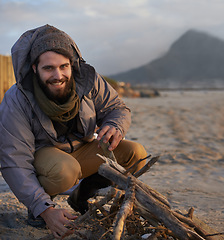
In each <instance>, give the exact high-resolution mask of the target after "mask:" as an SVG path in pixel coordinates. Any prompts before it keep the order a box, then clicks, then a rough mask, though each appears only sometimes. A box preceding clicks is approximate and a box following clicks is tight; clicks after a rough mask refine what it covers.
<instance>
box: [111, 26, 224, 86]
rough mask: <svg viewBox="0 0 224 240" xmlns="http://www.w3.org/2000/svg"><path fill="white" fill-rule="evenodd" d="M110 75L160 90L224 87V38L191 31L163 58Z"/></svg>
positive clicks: (174, 44) (176, 42) (116, 78)
mask: <svg viewBox="0 0 224 240" xmlns="http://www.w3.org/2000/svg"><path fill="white" fill-rule="evenodd" d="M110 78H113V79H115V80H117V81H121V82H129V83H131V84H132V85H147V86H149V87H152V88H158V89H161V88H168V89H169V88H171V89H183V88H196V89H198V88H203V89H208V88H224V41H223V40H221V39H218V38H216V37H214V36H211V35H209V34H207V33H203V32H199V31H196V30H189V31H187V32H186V33H185V34H183V35H182V36H181V37H180V38H179V39H178V40H176V41H175V42H174V43H173V44H172V45H171V47H170V49H169V50H168V52H167V53H166V54H165V55H164V56H162V57H161V58H158V59H156V60H154V61H152V62H150V63H148V64H146V65H144V66H142V67H139V68H136V69H132V70H130V71H127V72H123V73H120V74H115V75H112V76H110Z"/></svg>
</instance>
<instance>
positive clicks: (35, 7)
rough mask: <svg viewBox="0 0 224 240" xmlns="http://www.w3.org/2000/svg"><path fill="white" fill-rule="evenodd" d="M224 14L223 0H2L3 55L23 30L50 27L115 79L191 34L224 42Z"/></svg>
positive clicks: (0, 35)
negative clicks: (198, 33) (113, 75)
mask: <svg viewBox="0 0 224 240" xmlns="http://www.w3.org/2000/svg"><path fill="white" fill-rule="evenodd" d="M223 10H224V1H223V0H212V1H211V0H37V1H35V0H33V1H30V0H0V54H2V55H9V54H10V52H11V47H12V45H13V44H14V43H15V42H16V40H17V39H18V38H19V37H20V36H21V35H22V34H23V33H24V32H25V31H27V30H30V29H33V28H36V27H39V26H42V25H45V24H50V25H53V26H55V27H57V28H59V29H60V30H63V31H64V32H66V33H68V34H69V35H70V36H71V37H72V38H73V40H74V41H75V42H76V44H77V45H78V47H79V49H80V51H81V53H82V56H83V58H84V59H85V60H86V62H87V63H89V64H91V65H92V66H94V67H95V68H96V70H97V72H99V73H100V74H103V75H111V74H115V73H120V72H124V71H127V70H130V69H133V68H137V67H139V66H142V65H145V64H147V63H149V62H150V61H152V60H154V59H156V58H158V57H161V56H162V55H164V54H165V53H166V52H167V51H168V49H169V47H170V46H171V44H172V43H173V42H174V41H176V40H177V39H178V38H179V37H180V36H181V35H182V34H184V33H185V32H186V31H188V30H189V29H194V30H198V31H202V32H206V33H209V34H211V35H213V36H216V37H219V38H221V39H224V14H223Z"/></svg>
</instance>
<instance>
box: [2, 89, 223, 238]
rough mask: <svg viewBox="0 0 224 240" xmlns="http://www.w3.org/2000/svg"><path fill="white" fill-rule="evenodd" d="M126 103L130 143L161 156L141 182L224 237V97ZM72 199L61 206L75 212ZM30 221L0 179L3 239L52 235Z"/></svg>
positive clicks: (173, 95) (195, 95)
mask: <svg viewBox="0 0 224 240" xmlns="http://www.w3.org/2000/svg"><path fill="white" fill-rule="evenodd" d="M124 100H125V102H126V104H127V105H128V106H129V107H130V108H131V110H132V125H131V128H130V130H129V132H128V134H127V135H126V138H127V139H132V140H134V141H138V142H140V143H142V144H143V145H144V146H145V148H146V150H147V152H148V153H150V154H152V156H157V155H160V159H159V161H158V162H157V163H156V164H155V165H154V166H153V167H152V168H151V169H150V171H149V172H148V173H146V174H145V175H143V176H141V177H140V179H141V180H142V181H144V182H145V183H147V184H148V185H149V186H151V187H152V188H154V189H155V190H157V191H159V192H160V193H162V194H163V195H165V196H166V197H167V198H168V200H169V201H170V204H171V206H172V208H174V209H179V210H188V209H189V208H190V207H194V209H195V212H194V214H195V216H197V217H199V218H200V219H201V220H203V221H204V222H205V223H206V224H208V225H209V226H211V227H212V228H214V229H216V230H217V231H218V232H224V104H223V103H224V91H192V92H191V91H186V92H178V91H176V92H161V96H160V97H156V98H141V99H140V98H136V99H131V98H125V99H124ZM66 198H67V196H64V195H63V196H58V197H56V201H57V203H58V205H59V207H65V208H67V209H70V208H69V206H68V205H67V203H66ZM26 218H27V210H26V208H25V207H24V206H23V205H22V204H21V203H19V202H18V201H17V199H16V198H15V196H14V195H13V193H12V192H11V191H10V189H9V187H8V186H7V184H6V183H5V182H4V180H3V178H2V177H1V175H0V239H4V240H5V239H39V238H41V237H43V236H46V234H48V233H49V232H48V230H41V229H36V228H33V227H31V226H28V225H27V223H26ZM69 239H73V238H70V237H69ZM74 239H75V238H74Z"/></svg>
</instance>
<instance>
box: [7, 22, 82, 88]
mask: <svg viewBox="0 0 224 240" xmlns="http://www.w3.org/2000/svg"><path fill="white" fill-rule="evenodd" d="M48 27H51V26H50V25H48V24H46V25H44V26H41V27H38V28H35V29H32V30H28V31H26V32H25V33H23V34H22V35H21V37H20V38H19V39H18V40H17V41H16V43H15V44H14V45H13V47H12V49H11V54H12V63H13V68H14V73H15V77H16V82H17V85H18V86H21V85H22V84H23V80H24V79H25V77H26V76H27V75H28V74H29V73H30V72H31V71H32V66H31V61H30V50H31V48H32V45H33V42H34V41H35V39H36V38H37V37H38V34H39V33H41V31H43V30H45V29H46V28H48ZM61 33H62V34H64V35H65V36H66V37H67V38H68V39H69V41H70V44H71V46H72V48H73V50H74V55H75V56H78V57H77V59H76V60H75V61H74V63H73V69H74V70H75V71H76V72H78V73H80V63H81V62H85V61H84V60H83V58H82V55H81V52H80V50H79V48H78V47H77V45H76V43H75V42H74V41H73V40H72V39H71V37H70V36H68V35H67V34H66V33H65V32H63V31H61Z"/></svg>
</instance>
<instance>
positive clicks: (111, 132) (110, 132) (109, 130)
mask: <svg viewBox="0 0 224 240" xmlns="http://www.w3.org/2000/svg"><path fill="white" fill-rule="evenodd" d="M101 138H103V142H104V143H107V142H110V146H109V148H108V150H110V151H113V150H114V149H115V148H116V147H117V145H118V144H119V143H120V141H121V139H122V135H121V131H120V130H119V129H117V128H115V127H112V126H105V127H103V128H102V129H101V130H100V132H99V134H98V137H97V140H100V139H101Z"/></svg>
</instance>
